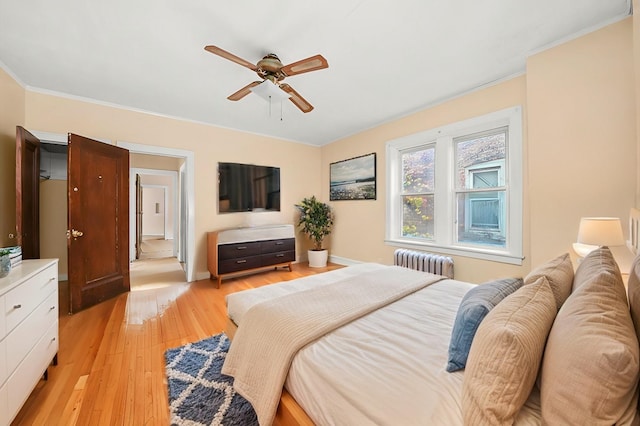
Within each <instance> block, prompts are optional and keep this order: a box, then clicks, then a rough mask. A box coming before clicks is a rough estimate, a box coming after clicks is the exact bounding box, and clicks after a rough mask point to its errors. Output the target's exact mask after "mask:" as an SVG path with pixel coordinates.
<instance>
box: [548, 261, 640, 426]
mask: <svg viewBox="0 0 640 426" xmlns="http://www.w3.org/2000/svg"><path fill="white" fill-rule="evenodd" d="M639 356H640V350H639V349H638V339H637V337H636V334H635V330H634V328H633V323H632V321H631V315H630V314H629V308H628V305H627V299H626V295H625V291H624V285H623V284H622V280H621V279H620V275H619V274H617V275H616V274H614V273H612V272H611V271H606V270H603V271H600V272H597V273H596V274H595V275H594V276H592V277H591V278H590V279H588V280H585V282H584V283H583V284H582V285H580V286H579V287H578V288H577V289H576V291H575V292H574V293H572V294H571V296H570V297H569V298H568V299H567V301H566V302H565V304H564V305H563V306H562V309H560V312H558V316H557V317H556V320H555V322H554V323H553V327H552V329H551V332H550V334H549V340H548V341H547V347H546V350H545V354H544V358H543V362H542V375H541V386H540V401H541V406H542V419H543V424H549V425H556V424H590V425H591V424H594V425H595V424H607V425H611V424H618V425H619V424H630V423H631V422H632V420H633V419H634V417H635V414H636V408H637V398H638V397H637V393H636V389H637V385H638V369H639V361H638V357H639Z"/></svg>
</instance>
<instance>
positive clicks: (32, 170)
mask: <svg viewBox="0 0 640 426" xmlns="http://www.w3.org/2000/svg"><path fill="white" fill-rule="evenodd" d="M16 237H17V242H16V244H17V245H19V246H22V258H23V259H39V258H40V140H39V139H38V138H36V137H35V136H33V135H32V134H31V133H29V132H28V131H27V130H25V129H24V128H23V127H21V126H17V127H16Z"/></svg>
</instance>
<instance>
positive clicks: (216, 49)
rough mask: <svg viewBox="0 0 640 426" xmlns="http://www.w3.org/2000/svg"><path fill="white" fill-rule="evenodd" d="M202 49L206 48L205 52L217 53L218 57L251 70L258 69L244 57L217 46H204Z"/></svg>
mask: <svg viewBox="0 0 640 426" xmlns="http://www.w3.org/2000/svg"><path fill="white" fill-rule="evenodd" d="M204 50H206V51H207V52H211V53H213V54H214V55H218V56H220V57H223V58H225V59H228V60H230V61H233V62H235V63H236V64H240V65H242V66H243V67H247V68H249V69H250V70H251V71H257V70H258V68H257V67H256V66H255V65H254V64H252V63H251V62H249V61H245V60H244V59H242V58H239V57H237V56H236V55H234V54H233V53H229V52H227V51H226V50H223V49H220V48H219V47H217V46H205V48H204Z"/></svg>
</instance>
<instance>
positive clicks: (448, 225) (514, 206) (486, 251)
mask: <svg viewBox="0 0 640 426" xmlns="http://www.w3.org/2000/svg"><path fill="white" fill-rule="evenodd" d="M502 126H508V137H509V138H508V141H509V142H508V146H507V150H508V151H507V152H508V158H507V162H506V175H507V176H506V177H507V181H508V182H509V185H508V187H509V191H508V195H507V201H506V202H507V203H508V212H507V221H508V223H507V227H508V230H509V231H508V235H507V242H506V247H505V248H489V247H480V246H477V245H474V246H466V245H463V244H460V243H454V241H455V221H454V220H453V219H450V220H442V219H441V220H438V218H443V217H444V218H454V217H455V196H454V192H455V191H453V189H454V185H455V182H454V170H453V166H452V165H453V156H454V152H453V151H454V145H453V139H454V138H457V137H460V136H464V135H468V134H472V133H477V132H481V131H484V130H488V129H492V128H496V127H502ZM522 131H523V129H522V107H520V106H516V107H512V108H507V109H504V110H500V111H496V112H493V113H489V114H485V115H482V116H479V117H474V118H471V119H468V120H464V121H460V122H457V123H452V124H449V125H446V126H443V127H439V128H436V129H432V130H427V131H424V132H420V133H416V134H413V135H409V136H405V137H402V138H399V139H394V140H391V141H389V142H387V144H386V181H387V182H386V184H387V193H388V194H389V196H388V197H387V206H386V209H387V220H386V231H385V243H386V244H389V245H392V246H397V247H407V248H415V249H422V250H429V249H432V250H435V251H438V252H440V253H443V254H448V255H459V256H466V257H472V258H477V259H483V260H489V261H495V262H503V263H510V264H514V265H522V259H523V248H522V233H523V224H522V214H523V211H522V199H523V195H522V194H523V170H522V169H523V162H522V149H523V148H522V145H523V133H522ZM432 143H435V144H436V164H437V165H438V164H440V165H441V164H450V165H451V166H450V167H441V166H440V167H438V166H436V170H435V179H436V188H435V197H436V198H435V199H436V204H435V217H436V222H435V229H434V231H435V232H434V233H435V241H433V242H432V241H426V240H416V239H415V238H407V237H403V236H402V235H401V227H400V226H399V224H400V223H401V219H402V203H401V202H400V200H399V197H400V191H399V188H400V184H401V182H400V179H402V177H401V176H402V170H400V154H401V151H403V150H406V149H411V148H414V147H417V146H420V145H427V144H432ZM441 158H445V159H446V163H443V162H442V160H440V161H439V159H441ZM438 182H446V183H447V184H446V185H442V184H440V185H439V184H438ZM442 200H446V201H445V202H442Z"/></svg>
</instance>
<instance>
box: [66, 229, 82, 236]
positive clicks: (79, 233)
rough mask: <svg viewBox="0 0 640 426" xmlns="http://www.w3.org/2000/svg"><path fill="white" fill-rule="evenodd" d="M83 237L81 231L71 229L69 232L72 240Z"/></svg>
mask: <svg viewBox="0 0 640 426" xmlns="http://www.w3.org/2000/svg"><path fill="white" fill-rule="evenodd" d="M83 235H84V233H83V232H82V231H78V230H77V229H72V230H71V236H72V237H73V238H78V237H82V236H83ZM67 238H69V231H67Z"/></svg>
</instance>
